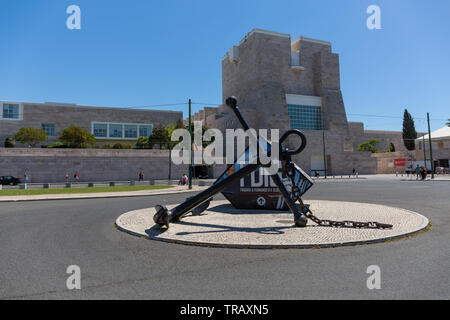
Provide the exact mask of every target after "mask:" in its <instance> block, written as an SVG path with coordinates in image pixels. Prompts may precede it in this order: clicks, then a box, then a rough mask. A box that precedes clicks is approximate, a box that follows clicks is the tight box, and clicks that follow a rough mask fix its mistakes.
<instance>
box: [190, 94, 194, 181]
mask: <svg viewBox="0 0 450 320" xmlns="http://www.w3.org/2000/svg"><path fill="white" fill-rule="evenodd" d="M191 113H192V112H191V99H189V135H190V137H191V147H190V148H189V189H192V171H193V170H192V169H193V168H192V146H193V137H192V122H191Z"/></svg>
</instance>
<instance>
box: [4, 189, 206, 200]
mask: <svg viewBox="0 0 450 320" xmlns="http://www.w3.org/2000/svg"><path fill="white" fill-rule="evenodd" d="M205 188H206V187H205ZM168 190H170V189H168ZM199 191H202V189H200V190H198V189H195V190H189V189H187V190H180V191H173V192H155V193H148V194H118V195H100V194H99V193H97V194H95V193H92V196H74V197H66V198H52V197H49V198H43V199H40V198H37V199H2V198H1V196H0V203H2V202H27V201H55V200H80V199H109V198H134V197H149V196H161V195H170V194H179V193H191V192H199ZM131 192H132V191H131ZM118 193H120V192H118ZM86 195H89V194H88V193H87V194H86ZM49 196H51V194H49ZM5 197H8V196H5ZM12 197H13V196H12ZM19 197H21V196H19Z"/></svg>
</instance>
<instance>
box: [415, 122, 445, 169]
mask: <svg viewBox="0 0 450 320" xmlns="http://www.w3.org/2000/svg"><path fill="white" fill-rule="evenodd" d="M415 145H416V149H415V159H416V160H417V161H423V160H424V157H426V158H427V167H428V168H430V167H431V165H430V164H429V163H430V141H429V135H428V134H426V135H424V136H423V137H421V138H418V139H416V140H415ZM431 147H432V151H433V162H434V167H435V168H438V167H440V168H446V169H447V170H446V171H447V172H448V168H449V159H450V127H443V128H440V129H438V130H436V131H433V132H431ZM439 170H441V169H439Z"/></svg>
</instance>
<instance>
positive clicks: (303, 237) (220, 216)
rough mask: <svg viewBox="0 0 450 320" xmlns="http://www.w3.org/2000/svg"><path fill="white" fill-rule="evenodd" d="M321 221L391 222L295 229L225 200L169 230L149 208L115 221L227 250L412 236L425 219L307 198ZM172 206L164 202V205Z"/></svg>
mask: <svg viewBox="0 0 450 320" xmlns="http://www.w3.org/2000/svg"><path fill="white" fill-rule="evenodd" d="M305 203H307V204H310V205H311V210H312V212H313V213H314V214H315V215H316V216H317V217H318V218H320V219H330V220H339V221H341V220H356V221H363V222H367V221H377V222H381V223H388V224H392V225H393V228H392V229H385V230H379V229H354V228H335V227H319V226H317V225H316V224H315V223H314V222H313V221H311V220H308V225H307V226H306V227H305V228H296V227H294V223H293V215H292V214H291V213H290V212H276V211H261V210H238V209H234V208H233V207H232V206H231V205H230V204H229V202H228V201H226V200H224V201H213V202H211V204H210V206H209V208H208V210H207V211H205V212H204V213H203V214H202V215H200V216H192V215H191V214H188V215H186V216H185V217H183V219H182V220H181V221H180V222H176V223H171V224H170V228H169V229H166V228H165V227H164V228H160V227H159V226H158V225H155V223H154V222H153V215H154V213H155V210H154V209H153V208H148V209H141V210H134V211H129V212H126V213H124V214H122V215H121V216H120V217H118V218H117V220H116V226H117V228H118V229H119V230H121V231H124V232H127V233H130V234H132V235H136V236H142V237H146V238H149V239H152V240H159V241H166V242H173V243H179V244H188V245H202V246H208V247H227V248H259V249H274V248H324V247H338V246H346V245H357V244H368V243H372V242H381V241H387V240H392V239H398V238H403V237H407V236H410V235H413V234H415V233H418V232H420V231H421V230H424V229H426V228H427V227H428V225H429V220H428V219H427V218H426V217H424V216H423V215H421V214H418V213H416V212H412V211H409V210H406V209H401V208H394V207H388V206H384V205H376V204H368V203H356V202H341V201H324V200H320V201H319V200H308V201H305ZM174 206H175V205H172V206H167V207H168V209H171V208H173V207H174Z"/></svg>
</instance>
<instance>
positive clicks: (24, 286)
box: [0, 179, 450, 299]
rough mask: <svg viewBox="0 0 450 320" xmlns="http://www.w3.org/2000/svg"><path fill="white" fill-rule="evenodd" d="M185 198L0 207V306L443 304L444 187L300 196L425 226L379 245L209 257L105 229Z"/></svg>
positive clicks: (331, 187) (350, 185)
mask: <svg viewBox="0 0 450 320" xmlns="http://www.w3.org/2000/svg"><path fill="white" fill-rule="evenodd" d="M185 197H186V195H185V194H184V195H181V194H180V195H168V196H164V197H163V196H148V197H137V198H114V199H90V200H62V201H40V202H21V203H1V204H0V270H1V273H0V298H3V299H61V298H62V299H449V298H450V280H449V279H450V277H449V267H450V246H449V244H450V182H416V181H411V182H409V181H394V180H392V179H391V180H383V179H375V180H370V179H369V180H342V181H327V182H325V181H319V182H318V183H317V184H316V185H315V186H314V187H313V189H312V190H311V191H309V192H308V194H307V197H305V199H306V200H307V199H326V200H342V201H355V202H368V203H379V204H385V205H391V206H396V207H401V208H405V209H409V210H413V211H416V212H419V213H421V214H423V215H425V216H427V217H428V218H429V219H431V221H432V223H433V226H432V229H431V230H430V231H428V232H426V233H422V234H420V235H418V236H415V237H412V238H409V239H404V240H399V241H394V242H387V243H380V244H371V245H365V246H355V247H343V248H329V249H303V250H298V249H290V250H242V249H218V248H203V247H193V246H183V245H176V244H168V243H162V242H157V241H151V240H146V239H143V238H137V237H134V236H131V235H129V234H126V233H123V232H120V231H118V230H116V229H115V227H114V221H115V219H116V218H117V217H118V216H119V215H120V214H122V213H124V212H126V211H129V210H134V209H140V208H146V207H150V206H153V205H155V204H158V203H161V202H163V203H166V204H172V203H178V202H180V201H181V200H182V199H184V198H185ZM162 199H164V200H162ZM217 199H218V198H217ZM330 232H332V230H331V229H330ZM69 265H78V266H80V268H81V286H82V288H81V290H73V291H70V290H68V289H67V288H66V280H67V277H68V276H69V275H68V274H66V269H67V267H68V266H69ZM370 265H378V266H379V267H380V268H381V289H380V290H369V289H368V288H367V286H366V281H367V278H368V276H369V275H368V274H367V273H366V271H367V267H368V266H370Z"/></svg>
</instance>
